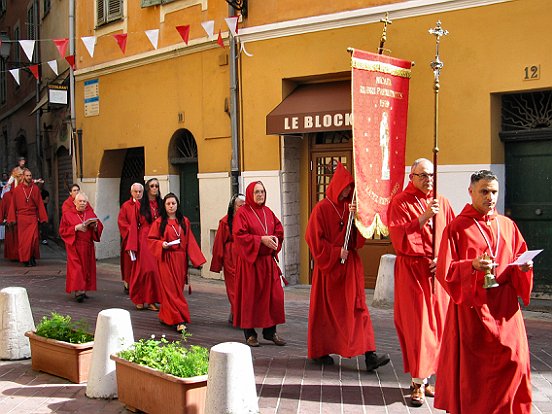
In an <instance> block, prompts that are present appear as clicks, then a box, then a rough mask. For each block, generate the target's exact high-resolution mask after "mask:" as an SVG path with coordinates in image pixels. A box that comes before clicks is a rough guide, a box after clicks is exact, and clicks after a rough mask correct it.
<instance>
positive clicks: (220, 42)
mask: <svg viewBox="0 0 552 414" xmlns="http://www.w3.org/2000/svg"><path fill="white" fill-rule="evenodd" d="M217 43H218V45H219V46H220V47H222V48H224V40H222V33H221V31H220V29H219V34H218V37H217Z"/></svg>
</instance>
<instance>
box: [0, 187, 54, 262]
mask: <svg viewBox="0 0 552 414" xmlns="http://www.w3.org/2000/svg"><path fill="white" fill-rule="evenodd" d="M12 191H13V198H12V202H11V206H10V210H9V212H8V223H17V240H18V252H19V261H20V262H28V261H29V260H31V257H34V258H35V259H39V258H40V246H39V240H38V239H39V234H38V223H39V222H40V223H46V222H47V221H48V215H47V213H46V209H45V208H44V203H43V202H42V197H41V195H40V189H39V188H38V186H37V185H36V184H34V183H31V185H27V184H25V183H24V182H22V183H21V184H19V185H18V186H17V187H16V188H15V189H13V190H12ZM12 191H10V193H11V192H12Z"/></svg>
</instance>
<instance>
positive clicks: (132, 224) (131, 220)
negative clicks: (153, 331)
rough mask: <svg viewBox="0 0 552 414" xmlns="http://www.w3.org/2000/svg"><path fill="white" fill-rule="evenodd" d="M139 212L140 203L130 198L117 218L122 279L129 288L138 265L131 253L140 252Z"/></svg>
mask: <svg viewBox="0 0 552 414" xmlns="http://www.w3.org/2000/svg"><path fill="white" fill-rule="evenodd" d="M139 210H140V203H139V202H138V201H135V200H134V198H132V197H130V199H129V200H127V201H125V202H124V203H123V205H122V206H121V209H120V210H119V216H118V217H117V225H118V227H119V233H120V234H121V256H120V264H121V278H122V279H123V281H125V282H127V283H128V284H129V286H130V279H131V275H132V271H133V268H134V266H135V263H136V261H132V259H131V257H130V254H129V252H130V251H133V252H134V254H135V255H136V254H137V253H136V252H137V251H138V224H137V223H138V219H137V216H138V215H139V214H140V212H139ZM148 229H149V228H148ZM146 237H147V233H146ZM129 292H130V288H129ZM142 303H143V302H142Z"/></svg>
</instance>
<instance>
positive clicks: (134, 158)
mask: <svg viewBox="0 0 552 414" xmlns="http://www.w3.org/2000/svg"><path fill="white" fill-rule="evenodd" d="M144 174H145V172H144V147H139V148H129V149H127V151H126V154H125V161H124V163H123V168H122V170H121V183H120V185H119V205H121V206H122V205H123V203H124V202H125V201H127V200H128V199H129V198H130V186H131V185H132V184H134V183H140V184H144Z"/></svg>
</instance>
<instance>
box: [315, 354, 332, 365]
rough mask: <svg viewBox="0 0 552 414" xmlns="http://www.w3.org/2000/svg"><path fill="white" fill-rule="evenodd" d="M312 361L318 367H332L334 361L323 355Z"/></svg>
mask: <svg viewBox="0 0 552 414" xmlns="http://www.w3.org/2000/svg"><path fill="white" fill-rule="evenodd" d="M312 361H313V362H314V363H315V364H318V365H333V364H334V363H335V362H334V359H333V358H332V357H331V356H329V355H323V356H321V357H320V358H313V360H312Z"/></svg>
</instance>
